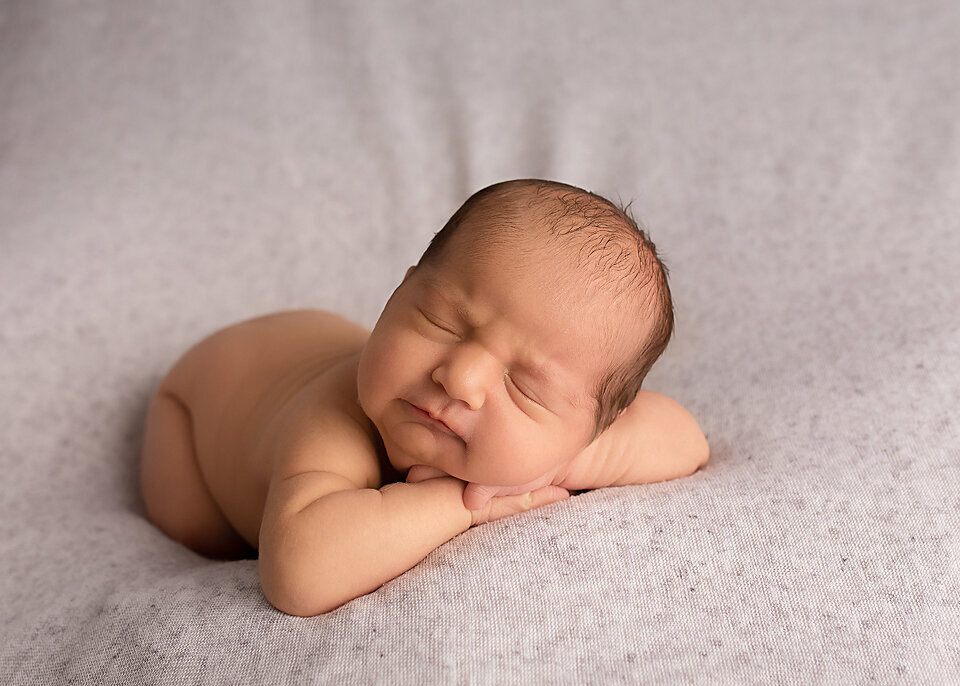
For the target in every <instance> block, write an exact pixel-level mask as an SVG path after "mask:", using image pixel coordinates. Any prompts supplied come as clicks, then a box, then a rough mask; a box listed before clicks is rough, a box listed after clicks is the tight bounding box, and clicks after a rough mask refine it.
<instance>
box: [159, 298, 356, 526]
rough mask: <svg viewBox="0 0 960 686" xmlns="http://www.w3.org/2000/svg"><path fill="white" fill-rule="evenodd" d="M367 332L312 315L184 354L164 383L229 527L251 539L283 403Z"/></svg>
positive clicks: (270, 320) (242, 328) (242, 327)
mask: <svg viewBox="0 0 960 686" xmlns="http://www.w3.org/2000/svg"><path fill="white" fill-rule="evenodd" d="M368 335H369V333H368V331H367V330H366V329H364V328H362V327H360V326H358V325H356V324H354V323H352V322H350V321H348V320H346V319H344V318H343V317H340V316H338V315H335V314H332V313H329V312H323V311H319V310H299V311H291V312H281V313H277V314H273V315H267V316H264V317H259V318H257V319H252V320H249V321H245V322H241V323H239V324H235V325H233V326H230V327H227V328H225V329H222V330H220V331H217V332H216V333H214V334H212V335H211V336H209V337H207V338H206V339H204V340H202V341H201V342H200V343H198V344H197V345H195V346H194V347H193V348H191V349H190V350H189V351H188V352H187V353H186V354H185V355H184V356H183V357H182V358H181V359H180V361H179V362H177V364H176V365H175V366H174V368H173V369H172V370H171V371H170V373H169V374H168V376H167V379H166V380H165V381H164V385H165V387H166V388H167V390H170V391H171V392H172V393H174V394H175V395H176V396H177V397H178V398H179V399H180V400H181V401H182V402H183V404H184V405H185V406H186V407H187V409H188V411H189V414H190V418H191V422H192V430H193V438H194V446H195V449H196V456H197V462H198V464H199V467H200V471H201V473H202V475H203V477H204V480H205V481H206V484H207V487H208V488H209V489H210V492H211V495H212V496H213V498H214V500H215V501H216V502H217V504H218V505H219V507H220V508H221V509H222V511H223V513H224V514H225V515H226V517H227V519H228V520H229V521H230V522H231V524H232V525H233V526H234V527H235V528H236V529H237V530H238V531H239V532H240V533H241V535H243V536H244V537H245V538H247V539H248V540H251V536H252V540H255V539H256V533H257V531H258V530H259V526H260V518H261V516H262V513H263V503H264V500H265V498H266V490H267V487H268V485H269V480H270V475H271V471H272V467H273V464H272V460H273V451H272V450H271V445H273V444H274V443H275V440H272V439H271V437H270V434H271V429H272V428H273V427H275V426H277V424H278V423H279V422H278V418H279V417H280V416H281V415H282V413H283V408H284V406H285V405H286V404H287V403H288V402H289V401H290V399H291V398H292V397H293V396H294V395H295V394H296V393H297V392H298V391H299V390H300V389H302V388H303V387H304V386H305V385H306V384H308V383H309V382H310V381H311V380H313V379H316V378H317V377H318V376H319V375H321V374H323V373H324V372H325V371H326V370H327V369H328V368H330V367H331V366H332V365H333V364H334V363H335V362H336V361H337V360H339V359H342V358H343V357H345V356H347V355H351V354H353V353H355V352H357V351H358V350H359V349H360V348H362V346H363V344H364V342H365V341H366V339H367V336H368Z"/></svg>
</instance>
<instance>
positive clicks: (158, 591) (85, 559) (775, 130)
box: [0, 0, 960, 684]
mask: <svg viewBox="0 0 960 686" xmlns="http://www.w3.org/2000/svg"><path fill="white" fill-rule="evenodd" d="M958 35H960V5H958V4H957V3H953V2H948V1H944V2H917V3H899V2H892V1H891V2H866V1H862V2H853V1H851V2H825V1H813V2H804V3H793V4H789V3H767V2H755V3H750V2H739V1H736V0H720V1H719V2H713V3H700V2H694V1H692V0H682V1H679V2H673V3H654V2H635V3H634V2H615V1H612V0H611V1H608V2H590V3H586V2H584V3H576V2H572V1H565V2H530V1H527V2H523V1H520V2H516V1H511V2H506V1H502V2H501V1H496V2H490V3H483V4H480V3H467V2H426V1H424V2H409V1H408V2H386V1H383V2H360V3H349V2H324V3H307V2H286V3H266V2H263V3H256V2H231V3H227V2H220V3H215V2H210V3H193V2H186V1H180V2H138V3H112V2H108V1H107V0H100V1H96V0H92V1H89V2H52V1H40V2H26V1H21V2H18V1H10V0H7V1H6V2H0V345H2V355H0V387H2V389H3V391H2V396H0V402H2V406H0V416H2V417H3V431H2V432H0V479H2V490H0V608H2V611H0V612H2V622H0V668H2V673H3V674H4V675H6V676H5V678H9V679H11V680H12V681H13V682H15V683H29V682H34V681H39V682H50V683H53V682H59V683H63V682H67V683H154V682H157V681H165V682H174V681H177V682H183V683H191V682H193V683H232V682H237V681H240V682H248V683H261V682H264V683H309V682H316V683H387V682H392V683H424V682H427V683H476V684H485V683H539V682H546V683H578V684H579V683H618V682H631V683H632V682H646V683H737V684H742V683H773V682H776V683H798V684H808V683H905V684H906V683H910V684H913V683H956V682H960V642H958V639H957V636H958V635H960V600H958V598H960V552H958V550H960V547H958V538H957V537H958V534H957V529H958V524H960V515H958V508H960V495H958V490H957V484H958V481H960V449H958V445H960V441H958V438H960V425H958V419H957V414H956V408H957V407H958V406H960V362H958V352H960V308H958V299H960V298H958V296H960V286H958V283H960V282H958V276H957V272H958V267H960V258H958V255H960V237H958V228H960V226H958V224H960V221H958V220H960V209H958V208H960V130H958V126H960V124H958V122H960V116H958V115H960V83H958V76H957V73H958V69H957V67H958V64H960V41H958V40H957V36H958ZM526 176H535V177H545V178H552V179H557V180H561V181H566V182H568V183H573V184H576V185H580V186H584V187H586V188H589V189H591V190H594V191H597V192H599V193H601V194H604V195H606V196H608V197H611V198H612V199H614V200H617V199H619V200H623V201H624V202H629V201H630V200H632V201H633V210H634V212H635V213H636V214H637V216H638V218H639V219H641V220H642V221H643V222H644V223H645V224H646V225H647V227H648V228H649V229H650V232H651V234H652V236H653V238H654V240H655V242H656V243H657V245H658V247H659V249H660V250H661V252H662V254H663V255H664V258H665V261H666V262H667V264H668V266H669V267H670V269H671V273H672V288H673V292H674V298H675V303H676V307H677V317H678V326H677V331H676V338H675V340H674V341H673V343H672V344H671V347H670V348H669V349H668V351H667V353H666V355H665V356H664V358H663V359H662V360H661V361H660V362H659V363H658V364H657V366H656V367H655V369H654V371H653V373H652V374H651V376H650V377H649V382H648V384H647V386H648V387H649V388H652V389H655V390H659V391H662V392H664V393H667V394H669V395H671V396H672V397H674V398H676V399H677V400H679V401H680V402H682V403H683V404H684V405H685V406H687V407H688V408H690V410H691V411H692V412H693V413H694V415H695V416H696V417H697V418H698V419H699V420H700V422H701V425H702V426H703V428H704V430H705V432H706V433H707V436H708V438H709V440H710V442H711V445H712V449H713V452H712V459H711V461H710V463H709V464H708V466H707V467H706V468H705V469H703V470H702V471H700V472H698V473H697V474H696V475H694V476H693V477H690V478H688V479H683V480H678V481H674V482H668V483H664V484H656V485H650V486H643V487H626V488H618V489H608V490H602V491H595V492H592V493H588V494H584V495H581V496H578V497H575V498H572V499H571V500H569V501H567V502H564V503H560V504H557V505H554V506H551V507H550V508H545V509H543V510H539V511H536V512H533V513H528V514H526V515H522V516H517V517H514V518H511V519H508V520H501V521H499V522H496V523H492V524H489V525H484V526H481V527H478V528H475V529H472V530H470V531H469V532H467V533H466V534H464V535H462V536H460V537H458V538H456V539H454V540H452V541H451V542H449V543H448V544H446V545H444V546H442V547H441V548H439V549H438V550H436V551H435V552H434V553H432V554H431V555H430V556H429V557H427V559H426V560H424V561H423V562H422V563H421V564H420V565H418V566H417V567H415V568H414V569H413V570H411V571H410V572H408V573H407V574H404V575H403V576H401V577H399V578H397V579H395V580H393V581H391V582H389V583H387V584H386V585H384V587H383V588H381V589H380V590H379V591H377V592H375V593H373V594H371V595H369V596H365V597H362V598H359V599H357V600H355V601H353V602H351V603H349V604H348V605H346V606H344V607H342V608H340V609H339V610H337V611H335V612H333V613H331V614H329V615H326V616H322V617H319V618H314V619H298V618H292V617H288V616H285V615H283V614H281V613H278V612H277V611H275V610H274V609H273V608H271V607H270V605H269V604H268V603H266V601H265V600H264V599H263V597H262V595H261V593H260V590H259V585H258V580H257V567H256V562H253V561H245V562H230V563H223V562H213V561H209V560H205V559H203V558H200V557H198V556H196V555H194V554H192V553H191V552H189V551H187V550H186V549H184V548H183V547H181V546H179V545H178V544H176V543H173V542H171V541H169V540H167V539H166V538H165V537H163V535H162V534H160V533H159V532H158V531H157V530H155V529H154V528H153V527H152V526H151V525H150V524H149V523H147V522H146V520H145V519H144V517H143V507H142V504H141V502H140V499H139V495H138V492H137V488H136V479H137V463H136V460H137V453H138V449H139V442H140V438H141V432H142V428H143V414H144V412H145V408H146V402H147V398H148V394H149V393H150V390H151V388H152V386H153V385H154V384H155V383H156V382H157V381H158V380H159V379H160V377H161V376H162V374H163V373H164V372H165V370H166V369H167V367H168V366H169V365H170V364H172V362H173V361H174V360H175V359H176V358H177V357H178V356H179V355H180V354H181V353H182V352H183V351H184V350H185V349H186V348H187V347H188V346H189V345H191V344H192V343H193V342H195V341H196V340H198V339H199V338H201V337H202V336H204V335H206V334H207V333H209V332H210V331H212V330H214V329H216V328H218V327H220V326H224V325H226V324H228V323H231V322H233V321H237V320H240V319H245V318H248V317H251V316H255V315H258V314H262V313H265V312H269V311H273V310H278V309H285V308H294V307H307V306H315V307H322V308H328V309H333V310H337V311H339V312H342V313H344V314H346V315H348V316H351V317H353V318H355V319H357V320H359V321H361V322H362V323H364V324H366V325H372V324H373V322H374V321H375V320H376V317H377V315H378V314H379V311H380V308H381V307H382V305H383V303H384V302H385V300H386V298H387V296H388V295H389V293H390V292H391V290H392V289H393V288H394V287H395V285H396V284H397V283H398V281H399V279H400V278H401V277H402V275H403V273H404V270H405V268H406V267H407V266H408V265H409V264H411V263H413V262H414V261H415V260H416V258H417V257H418V255H419V254H420V252H421V250H422V249H423V247H424V246H425V244H426V242H427V240H428V239H429V238H430V236H431V235H432V234H433V233H434V232H435V231H436V230H438V229H439V227H440V226H441V225H442V224H443V222H444V221H445V220H446V219H447V218H448V217H449V215H450V214H451V213H452V212H453V211H454V210H455V209H456V207H457V206H458V205H459V204H460V203H461V202H462V201H463V200H464V199H465V198H466V197H467V196H468V195H469V194H470V193H472V192H473V191H474V190H477V189H478V188H480V187H482V186H485V185H487V184H489V183H493V182H495V181H499V180H503V179H507V178H515V177H526Z"/></svg>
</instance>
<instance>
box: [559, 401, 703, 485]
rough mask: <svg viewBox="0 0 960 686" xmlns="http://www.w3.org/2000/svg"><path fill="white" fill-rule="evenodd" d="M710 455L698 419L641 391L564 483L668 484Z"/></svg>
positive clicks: (577, 461) (577, 460) (587, 450)
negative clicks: (661, 482) (662, 482)
mask: <svg viewBox="0 0 960 686" xmlns="http://www.w3.org/2000/svg"><path fill="white" fill-rule="evenodd" d="M709 457H710V446H709V444H708V443H707V439H706V437H705V436H704V435H703V431H701V430H700V426H699V424H697V420H696V419H694V418H693V415H691V414H690V413H689V412H688V411H687V410H686V409H685V408H684V407H683V406H682V405H680V404H679V403H678V402H676V401H675V400H672V399H670V398H668V397H667V396H665V395H662V394H660V393H654V392H652V391H640V392H639V393H638V394H637V397H636V399H635V400H634V401H633V402H632V403H631V404H630V405H629V407H627V409H626V410H624V411H623V413H622V414H621V415H620V416H619V417H618V418H617V419H616V421H614V423H613V424H611V425H610V426H609V427H608V428H607V430H606V431H604V432H603V433H602V434H600V435H599V436H598V437H597V438H596V440H595V441H594V442H593V443H591V444H590V445H589V446H587V447H586V448H585V449H584V451H583V452H582V453H581V454H580V455H578V456H577V457H576V458H575V459H574V460H573V461H572V462H571V463H570V464H569V466H568V469H567V470H566V474H564V475H563V477H562V479H561V480H560V482H559V484H560V485H561V486H563V487H564V488H568V489H571V490H580V489H589V488H602V487H604V486H625V485H628V484H645V483H651V482H654V481H666V480H668V479H676V478H679V477H682V476H689V475H690V474H693V473H694V472H695V471H697V469H699V468H700V467H702V466H703V465H705V464H706V463H707V460H708V459H709Z"/></svg>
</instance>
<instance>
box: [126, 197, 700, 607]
mask: <svg viewBox="0 0 960 686" xmlns="http://www.w3.org/2000/svg"><path fill="white" fill-rule="evenodd" d="M672 331H673V306H672V303H671V297H670V290H669V287H668V285H667V270H666V268H665V267H664V265H663V264H662V262H661V261H660V259H659V258H658V257H657V254H656V250H655V247H654V245H653V243H651V242H650V240H649V238H648V237H647V235H646V234H645V233H644V232H643V231H642V230H640V229H639V228H638V227H637V225H636V223H635V222H634V221H633V220H632V219H631V218H630V216H629V215H628V214H627V213H626V212H625V211H624V210H622V209H620V208H619V207H617V206H615V205H614V204H612V203H611V202H609V201H608V200H605V199H604V198H602V197H600V196H598V195H595V194H593V193H590V192H588V191H585V190H583V189H580V188H576V187H573V186H568V185H566V184H561V183H556V182H551V181H541V180H536V179H521V180H516V181H507V182H503V183H498V184H495V185H493V186H489V187H487V188H484V189H483V190H480V191H478V192H477V193H475V194H474V195H473V196H471V197H470V198H469V199H468V200H467V201H466V203H464V205H463V206H462V207H461V208H460V209H459V210H457V212H456V213H455V214H454V215H453V217H451V218H450V220H449V221H448V222H447V224H446V225H445V226H444V227H443V229H442V230H441V231H440V232H439V233H437V234H436V236H434V238H433V241H432V242H431V243H430V245H429V247H428V248H427V250H426V251H425V252H424V254H423V256H422V257H421V258H420V260H419V262H418V263H417V265H416V266H413V267H410V269H409V270H408V271H407V273H406V276H405V277H404V278H403V281H402V282H401V283H400V285H399V286H398V287H397V289H396V290H395V291H394V293H393V295H392V296H391V297H390V299H389V301H388V302H387V304H386V306H385V307H384V309H383V313H382V314H381V316H380V318H379V320H378V321H377V323H376V325H375V326H374V328H373V331H368V330H366V329H364V328H363V327H361V326H358V325H356V324H353V323H351V322H349V321H347V320H346V319H343V318H341V317H339V316H337V315H335V314H331V313H328V312H322V311H317V310H303V311H292V312H281V313H278V314H272V315H268V316H265V317H260V318H258V319H253V320H250V321H246V322H242V323H240V324H236V325H234V326H230V327H228V328H226V329H223V330H221V331H218V332H216V333H214V334H213V335H211V336H210V337H208V338H206V339H204V340H203V341H201V342H200V343H198V344H197V345H196V346H194V347H193V348H191V349H190V350H189V351H188V352H187V353H186V354H185V355H184V356H183V357H182V358H181V359H180V360H179V361H178V362H177V363H176V364H175V365H174V367H173V368H172V369H171V370H170V371H169V373H168V374H167V376H166V377H165V378H164V379H163V381H162V382H161V383H160V386H159V388H158V389H157V392H156V393H155V395H154V397H153V399H152V401H151V404H150V409H149V414H148V417H147V425H146V430H145V436H144V445H143V454H142V464H141V484H142V490H143V497H144V501H145V504H146V510H147V514H148V516H149V518H150V520H151V521H152V522H153V523H154V524H156V526H158V527H159V528H160V529H161V530H162V531H164V532H165V533H166V534H167V535H168V536H170V537H171V538H173V539H175V540H177V541H180V542H182V543H183V544H184V545H186V546H188V547H190V548H191V549H193V550H194V551H196V552H198V553H201V554H203V555H207V556H210V557H217V558H240V557H258V558H259V571H260V582H261V586H262V588H263V592H264V594H265V596H266V598H267V599H268V600H269V601H270V602H271V603H272V604H273V605H274V606H275V607H276V608H278V609H279V610H282V611H283V612H286V613H289V614H294V615H301V616H310V615H316V614H319V613H322V612H326V611H328V610H331V609H333V608H336V607H338V606H340V605H342V604H343V603H345V602H347V601H349V600H351V599H353V598H356V597H358V596H360V595H363V594H365V593H369V592H371V591H373V590H374V589H376V588H378V587H379V586H380V585H382V584H383V583H384V582H386V581H388V580H390V579H392V578H394V577H396V576H398V575H399V574H402V573H403V572H405V571H406V570H408V569H410V568H411V567H413V566H414V565H415V564H417V563H418V562H419V561H420V560H422V559H423V558H424V557H425V556H426V555H427V554H428V553H430V551H432V550H433V549H435V548H436V547H438V546H439V545H441V544H442V543H444V542H445V541H448V540H449V539H451V538H452V537H454V536H456V535H457V534H459V533H462V532H464V531H466V530H467V529H469V528H470V527H471V526H475V525H477V524H481V523H484V522H489V521H492V520H495V519H499V518H501V517H506V516H508V515H512V514H516V513H519V512H523V511H527V510H531V509H533V508H537V507H541V506H543V505H547V504H550V503H554V502H557V501H559V500H563V499H564V498H566V497H568V496H569V492H570V491H571V490H583V489H592V488H600V487H604V486H617V485H625V484H641V483H648V482H652V481H660V480H665V479H672V478H676V477H681V476H685V475H688V474H691V473H693V472H694V471H695V470H696V469H697V468H698V467H700V466H701V465H703V464H704V463H705V462H706V461H707V457H708V453H709V449H708V447H707V442H706V439H705V438H704V435H703V433H702V432H701V430H700V427H699V426H698V425H697V422H696V421H695V420H694V418H693V417H692V416H691V415H690V414H689V413H688V412H687V411H686V410H685V409H684V408H683V407H681V406H680V405H679V404H677V403H676V402H674V401H673V400H671V399H669V398H667V397H666V396H663V395H660V394H657V393H653V392H650V391H646V390H644V391H641V390H640V386H641V383H642V381H643V379H644V376H645V375H646V374H647V372H648V371H649V369H650V367H651V366H652V365H653V363H654V361H655V360H656V359H657V358H658V357H659V356H660V354H661V353H662V352H663V350H664V348H665V347H666V345H667V342H668V341H669V339H670V336H671V334H672Z"/></svg>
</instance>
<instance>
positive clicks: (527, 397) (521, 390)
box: [506, 374, 544, 407]
mask: <svg viewBox="0 0 960 686" xmlns="http://www.w3.org/2000/svg"><path fill="white" fill-rule="evenodd" d="M506 377H507V384H508V385H510V386H512V387H513V388H515V389H516V390H517V392H518V393H520V395H521V396H522V397H523V398H524V399H525V400H528V401H530V402H531V403H533V404H534V405H537V406H538V407H544V405H543V403H541V402H540V401H539V400H538V399H537V398H536V396H534V395H533V392H532V391H530V390H529V389H525V388H524V387H522V386H520V385H519V384H518V383H517V382H516V381H514V379H513V377H512V376H511V375H510V374H507V375H506Z"/></svg>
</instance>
